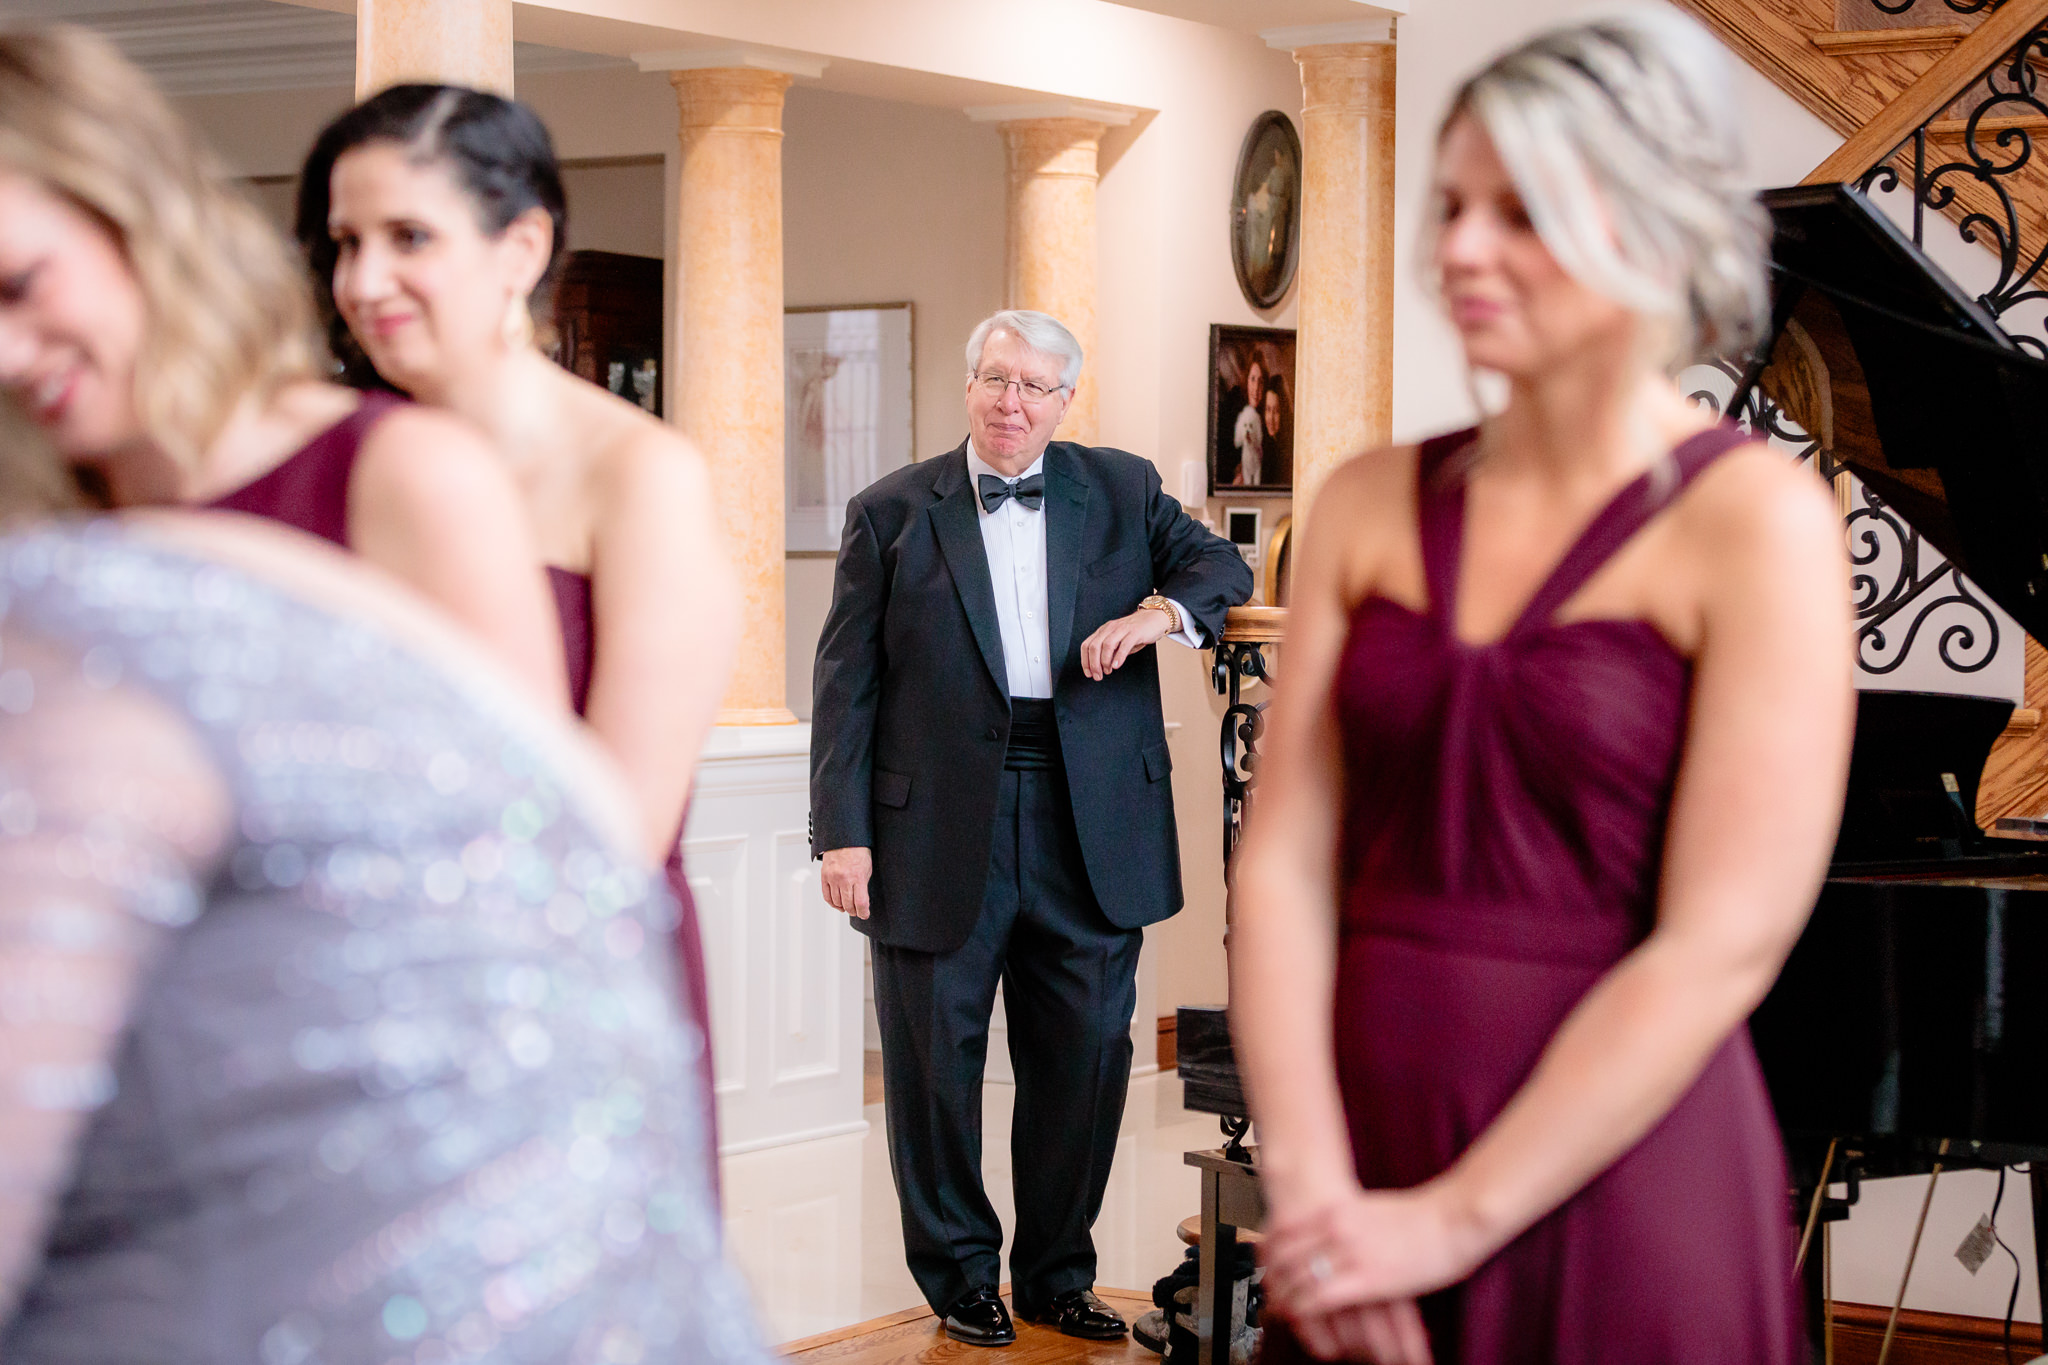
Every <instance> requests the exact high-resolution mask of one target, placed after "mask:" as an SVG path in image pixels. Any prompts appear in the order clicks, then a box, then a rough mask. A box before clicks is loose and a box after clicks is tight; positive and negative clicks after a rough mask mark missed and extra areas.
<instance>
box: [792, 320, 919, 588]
mask: <svg viewBox="0 0 2048 1365" xmlns="http://www.w3.org/2000/svg"><path fill="white" fill-rule="evenodd" d="M910 341H911V337H910V305H909V304H907V303H885V304H863V305H853V306H848V307H837V308H789V309H785V310H784V311H783V315H782V374H783V384H784V387H785V392H784V401H785V407H784V409H783V411H784V413H785V417H784V425H783V455H784V461H785V469H784V480H785V482H784V489H785V497H786V499H787V511H788V522H787V527H786V530H785V535H786V537H787V539H786V540H785V542H784V548H785V549H786V550H788V551H789V552H790V553H793V554H805V553H810V554H816V553H821V552H822V553H825V554H831V553H833V552H834V551H836V550H838V548H839V535H840V532H841V531H842V530H844V529H845V526H846V504H847V500H848V499H850V498H852V497H853V495H854V494H855V493H858V492H860V491H861V490H862V489H863V488H866V487H867V486H868V485H869V484H871V483H873V482H874V481H875V480H876V479H879V478H881V477H882V476H883V475H884V474H887V473H888V472H889V471H891V470H893V469H900V468H902V467H903V466H904V465H907V464H909V463H910V461H911V453H912V452H911V434H912V428H911V349H910Z"/></svg>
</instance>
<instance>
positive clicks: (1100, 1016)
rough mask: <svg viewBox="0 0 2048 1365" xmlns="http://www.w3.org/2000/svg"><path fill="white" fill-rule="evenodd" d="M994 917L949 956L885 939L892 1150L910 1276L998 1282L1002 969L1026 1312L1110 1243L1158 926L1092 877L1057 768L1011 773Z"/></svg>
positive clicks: (947, 1294)
mask: <svg viewBox="0 0 2048 1365" xmlns="http://www.w3.org/2000/svg"><path fill="white" fill-rule="evenodd" d="M1002 782H1003V785H1002V798H1001V800H1000V802H999V803H998V807H997V815H996V831H995V840H994V843H993V845H992V847H991V850H990V853H989V866H988V881H987V884H986V889H985V891H984V892H983V897H982V906H981V917H980V919H979V920H978V921H976V923H975V926H974V931H973V933H972V934H970V935H969V936H968V939H967V942H965V943H964V944H962V945H961V946H960V947H958V948H956V949H954V950H953V951H952V952H948V953H923V952H917V951H915V950H912V949H906V948H891V947H888V946H886V945H884V944H880V943H877V944H875V945H874V949H873V951H874V964H875V1012H876V1014H877V1016H878V1018H879V1022H880V1024H881V1030H882V1085H883V1107H884V1111H885V1113H886V1115H887V1119H888V1137H889V1164H890V1169H891V1170H892V1172H893V1173H894V1175H895V1177H896V1195H897V1199H898V1200H899V1202H900V1203H901V1205H902V1209H903V1241H904V1248H905V1251H906V1252H907V1258H908V1260H909V1263H910V1273H911V1275H912V1276H913V1277H914V1278H915V1279H916V1280H917V1286H918V1288H919V1289H920V1290H922V1291H923V1292H924V1296H925V1301H926V1302H927V1303H929V1304H931V1306H932V1308H933V1309H934V1310H935V1311H938V1312H944V1311H945V1310H946V1308H947V1307H949V1306H950V1305H951V1304H952V1303H953V1301H954V1300H955V1299H958V1298H959V1297H960V1296H961V1295H962V1294H964V1293H966V1292H967V1291H968V1290H969V1289H971V1288H973V1287H974V1286H976V1285H982V1284H988V1285H993V1284H996V1283H999V1282H1000V1280H1001V1278H1002V1276H1001V1274H1000V1273H999V1272H1000V1270H1001V1266H1002V1246H1003V1230H1002V1225H1001V1224H1000V1223H999V1222H998V1221H997V1220H996V1213H995V1210H994V1208H992V1207H991V1206H990V1204H989V1201H988V1195H987V1194H986V1193H985V1192H984V1191H983V1189H982V1184H981V1087H982V1068H983V1065H984V1063H985V1061H986V1059H987V1055H988V1028H989V1019H990V1016H991V1014H992V1012H993V1011H994V1008H995V991H996V983H997V982H998V981H1001V982H1002V986H1003V1003H1004V1010H1005V1013H1006V1015H1007V1018H1008V1021H1009V1033H1010V1065H1011V1067H1012V1069H1013V1070H1014V1071H1015V1073H1016V1078H1017V1100H1016V1111H1015V1118H1014V1121H1013V1123H1012V1126H1011V1134H1010V1155H1011V1160H1012V1164H1013V1170H1014V1177H1013V1179H1014V1182H1015V1190H1016V1199H1017V1236H1016V1241H1015V1242H1014V1244H1013V1245H1012V1246H1011V1249H1010V1281H1011V1288H1012V1293H1013V1297H1014V1298H1015V1301H1016V1304H1017V1308H1018V1311H1019V1312H1022V1313H1025V1314H1027V1315H1035V1314H1036V1313H1038V1312H1040V1311H1041V1310H1042V1309H1043V1308H1044V1306H1045V1304H1046V1302H1047V1301H1048V1300H1049V1299H1051V1298H1052V1297H1053V1296H1054V1295H1056V1294H1063V1293H1066V1292H1068V1291H1069V1290H1074V1289H1085V1288H1087V1287H1089V1286H1091V1285H1093V1284H1094V1283H1095V1242H1094V1239H1093V1237H1092V1236H1091V1235H1090V1229H1091V1228H1092V1227H1093V1226H1094V1223H1095V1217H1096V1215H1097V1214H1098V1213H1100V1212H1101V1211H1102V1195H1103V1191H1104V1189H1105V1188H1106V1187H1107V1185H1108V1183H1109V1167H1110V1161H1111V1159H1112V1158H1113V1157H1114V1156H1115V1153H1116V1134H1117V1127H1118V1125H1119V1124H1120V1123H1121V1122H1122V1120H1123V1110H1124V1092H1125V1089H1126V1087H1127V1085H1128V1083H1129V1079H1130V1070H1131V1014H1132V1011H1133V1010H1134V1009H1135V1008H1136V1006H1137V975H1138V949H1139V947H1140V946H1141V945H1142V943H1143V941H1144V935H1143V933H1142V931H1140V930H1136V929H1119V928H1117V927H1116V926H1115V925H1113V924H1111V923H1110V922H1109V920H1108V919H1107V918H1105V917H1104V916H1103V913H1102V910H1101V908H1100V907H1099V906H1098V905H1097V904H1096V902H1095V895H1094V892H1092V891H1091V890H1090V889H1089V886H1088V875H1087V871H1086V869H1085V868H1084V866H1083V865H1082V861H1081V847H1080V841H1079V839H1078V837H1077V836H1076V834H1075V832H1074V817H1073V809H1072V805H1071V803H1070V802H1069V801H1068V799H1067V787H1066V776H1065V774H1064V773H1063V772H1062V771H1060V769H1059V768H1058V767H1053V768H1051V769H1048V770H1040V771H1024V772H1019V771H1014V770H1006V771H1005V772H1004V773H1003V779H1002Z"/></svg>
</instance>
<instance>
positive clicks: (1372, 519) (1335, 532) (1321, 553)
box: [1302, 445, 1421, 603]
mask: <svg viewBox="0 0 2048 1365" xmlns="http://www.w3.org/2000/svg"><path fill="white" fill-rule="evenodd" d="M1420 458H1421V447H1420V446H1417V445H1398V446H1383V447H1381V448H1379V449H1377V450H1369V451H1366V452H1365V453H1364V454H1361V455H1355V456H1353V457H1352V458H1351V459H1349V460H1346V461H1345V462H1344V463H1343V464H1341V465H1339V466H1337V468H1336V469H1335V470H1334V471H1333V472H1332V473H1331V474H1330V477H1329V480H1328V481H1327V482H1326V483H1324V485H1323V487H1322V491H1321V492H1319V493H1317V495H1316V502H1315V510H1314V513H1313V515H1312V516H1311V517H1310V518H1309V519H1308V521H1307V524H1306V525H1307V531H1306V534H1305V535H1304V537H1303V540H1302V546H1303V551H1302V553H1303V559H1304V562H1311V561H1312V562H1313V563H1315V564H1316V565H1319V566H1320V567H1321V571H1322V572H1324V573H1327V574H1330V575H1331V576H1332V577H1333V578H1334V581H1335V582H1336V583H1337V585H1338V590H1339V593H1340V595H1341V596H1342V598H1343V600H1344V601H1346V602H1347V603H1348V602H1356V601H1358V600H1359V599H1361V598H1364V597H1367V596H1369V595H1371V594H1373V593H1375V592H1389V593H1390V595H1392V596H1395V597H1397V598H1403V599H1405V598H1406V597H1409V596H1413V595H1414V593H1413V591H1410V590H1409V589H1408V587H1407V585H1405V583H1396V584H1393V585H1390V583H1389V579H1390V578H1393V579H1401V578H1402V577H1403V575H1402V574H1401V573H1400V569H1399V566H1400V565H1401V564H1402V563H1403V560H1402V556H1403V554H1404V552H1405V549H1406V547H1407V546H1409V545H1410V544H1411V543H1412V542H1413V541H1414V539H1415V534H1414V531H1413V527H1414V524H1415V470H1416V464H1417V461H1418V460H1420ZM1409 557H1410V558H1412V557H1413V556H1412V555H1410V556H1409Z"/></svg>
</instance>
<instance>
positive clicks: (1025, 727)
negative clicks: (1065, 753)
mask: <svg viewBox="0 0 2048 1365" xmlns="http://www.w3.org/2000/svg"><path fill="white" fill-rule="evenodd" d="M1003 766H1004V767H1005V768H1008V769H1010V770H1011V771H1012V772H1025V773H1035V772H1043V771H1044V770H1046V769H1047V768H1057V767H1059V766H1060V728H1059V721H1058V720H1056V719H1054V717H1053V714H1052V699H1051V698H1050V697H1012V698H1010V747H1009V749H1008V750H1007V751H1006V752H1005V753H1004V754H1003Z"/></svg>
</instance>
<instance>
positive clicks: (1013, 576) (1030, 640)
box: [967, 439, 1202, 697]
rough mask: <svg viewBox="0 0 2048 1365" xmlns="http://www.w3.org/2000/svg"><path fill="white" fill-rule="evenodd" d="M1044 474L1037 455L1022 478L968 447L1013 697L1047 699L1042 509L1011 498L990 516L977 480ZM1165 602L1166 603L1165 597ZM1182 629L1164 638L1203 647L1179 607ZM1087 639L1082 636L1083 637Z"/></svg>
mask: <svg viewBox="0 0 2048 1365" xmlns="http://www.w3.org/2000/svg"><path fill="white" fill-rule="evenodd" d="M1044 472H1045V456H1044V455H1043V454H1041V455H1040V456H1039V457H1038V458H1037V459H1035V460H1033V461H1032V462H1031V467H1030V468H1028V469H1026V470H1025V471H1024V472H1023V473H1022V474H1018V475H1009V474H1005V473H1003V472H1002V471H1001V470H998V469H997V468H995V467H994V466H993V465H991V464H989V463H988V461H986V460H984V459H982V458H981V456H980V455H979V454H978V453H977V452H976V451H975V449H974V442H973V441H972V440H971V439H970V440H969V441H968V443H967V482H968V483H969V484H971V485H973V489H974V510H975V513H976V515H977V517H978V519H979V520H980V522H981V544H982V548H983V549H984V550H986V551H987V552H988V576H989V580H990V582H991V583H993V584H994V585H995V590H996V622H997V624H998V625H999V626H1000V628H1001V631H1002V637H1003V670H1004V672H1005V673H1007V674H1008V675H1009V677H1008V682H1009V686H1010V695H1011V696H1013V697H1050V696H1052V660H1051V657H1050V656H1051V654H1052V645H1051V638H1052V626H1051V622H1050V621H1049V620H1048V619H1047V615H1046V605H1047V602H1046V599H1047V590H1046V577H1045V575H1046V563H1045V506H1044V504H1043V503H1041V504H1040V505H1039V506H1037V507H1035V508H1034V507H1026V506H1025V505H1024V504H1023V503H1021V502H1018V501H1017V500H1016V499H1015V498H1011V499H1009V500H1007V501H1006V502H1004V503H1003V505H1002V506H1000V507H998V508H997V509H996V510H995V511H993V512H991V511H989V510H988V508H986V507H985V506H983V505H982V501H981V476H982V475H984V474H993V475H994V476H995V477H996V478H999V479H1001V480H1002V481H1003V482H1004V483H1009V484H1014V483H1017V482H1018V481H1019V480H1022V479H1028V478H1030V477H1031V476H1032V475H1033V474H1043V473H1044ZM1169 600H1170V599H1169ZM1173 606H1174V610H1175V611H1178V612H1179V613H1180V619H1181V629H1180V630H1179V631H1177V632H1176V633H1175V634H1173V635H1171V636H1169V637H1168V638H1169V639H1172V640H1176V641H1178V642H1179V643H1181V644H1184V645H1186V646H1188V648H1190V649H1200V648H1201V647H1202V634H1201V631H1200V630H1199V629H1198V628H1197V627H1196V626H1195V623H1194V620H1193V618H1191V617H1190V616H1189V615H1188V614H1187V611H1186V609H1185V608H1183V607H1182V606H1181V605H1180V603H1178V602H1175V603H1174V604H1173ZM1083 638H1086V637H1083Z"/></svg>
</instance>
